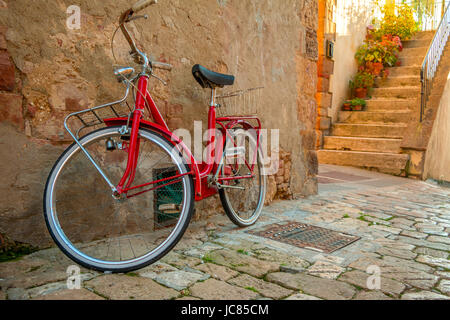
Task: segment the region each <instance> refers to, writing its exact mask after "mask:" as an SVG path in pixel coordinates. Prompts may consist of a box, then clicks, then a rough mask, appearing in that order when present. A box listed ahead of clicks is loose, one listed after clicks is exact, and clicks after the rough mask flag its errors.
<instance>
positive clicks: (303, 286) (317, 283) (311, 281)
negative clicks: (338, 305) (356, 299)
mask: <svg viewBox="0 0 450 320" xmlns="http://www.w3.org/2000/svg"><path fill="white" fill-rule="evenodd" d="M267 280H268V281H270V282H273V283H276V284H279V285H281V286H283V287H286V288H290V289H293V290H301V291H302V292H304V293H306V294H309V295H312V296H315V297H319V298H322V299H331V300H346V299H351V298H352V297H353V296H354V295H355V293H356V288H355V287H353V286H351V285H349V284H347V283H344V282H339V281H334V280H329V279H323V278H318V277H314V276H310V275H306V274H291V273H285V272H275V273H271V274H269V275H268V276H267Z"/></svg>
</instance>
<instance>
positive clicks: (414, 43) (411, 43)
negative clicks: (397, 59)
mask: <svg viewBox="0 0 450 320" xmlns="http://www.w3.org/2000/svg"><path fill="white" fill-rule="evenodd" d="M430 42H431V39H419V40H405V41H402V45H403V49H406V48H420V47H426V48H428V47H429V46H430Z"/></svg>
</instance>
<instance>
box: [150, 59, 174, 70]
mask: <svg viewBox="0 0 450 320" xmlns="http://www.w3.org/2000/svg"><path fill="white" fill-rule="evenodd" d="M151 64H152V67H153V68H157V69H163V70H168V71H171V70H172V68H173V66H172V65H171V64H168V63H163V62H159V61H152V62H151Z"/></svg>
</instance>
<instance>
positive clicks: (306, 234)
mask: <svg viewBox="0 0 450 320" xmlns="http://www.w3.org/2000/svg"><path fill="white" fill-rule="evenodd" d="M247 232H248V233H250V234H253V235H256V236H260V237H264V238H268V239H272V240H276V241H279V242H283V243H287V244H290V245H293V246H296V247H299V248H305V249H311V250H315V251H319V252H323V253H331V252H333V251H336V250H338V249H341V248H343V247H345V246H348V245H349V244H351V243H353V242H355V241H357V240H359V239H360V237H357V236H353V235H349V234H345V233H341V232H337V231H333V230H329V229H325V228H321V227H316V226H312V225H309V224H305V223H298V222H288V223H287V224H283V225H280V224H276V223H275V224H271V225H269V226H267V227H265V228H264V229H263V230H259V231H258V230H252V231H247Z"/></svg>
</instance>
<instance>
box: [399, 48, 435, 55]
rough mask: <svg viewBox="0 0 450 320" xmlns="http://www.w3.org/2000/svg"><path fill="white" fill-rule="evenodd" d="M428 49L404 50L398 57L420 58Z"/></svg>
mask: <svg viewBox="0 0 450 320" xmlns="http://www.w3.org/2000/svg"><path fill="white" fill-rule="evenodd" d="M427 50H428V47H414V48H404V49H403V50H402V51H401V52H400V57H409V56H421V57H425V55H426V53H427Z"/></svg>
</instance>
